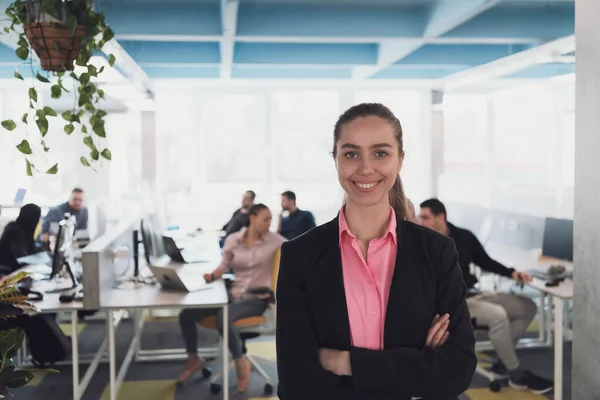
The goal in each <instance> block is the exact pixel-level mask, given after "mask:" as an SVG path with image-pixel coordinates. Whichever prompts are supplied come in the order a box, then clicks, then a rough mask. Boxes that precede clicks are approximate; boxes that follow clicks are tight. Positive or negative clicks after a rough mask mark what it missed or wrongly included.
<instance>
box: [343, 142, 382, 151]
mask: <svg viewBox="0 0 600 400" xmlns="http://www.w3.org/2000/svg"><path fill="white" fill-rule="evenodd" d="M340 148H342V149H352V150H360V149H361V147H360V146H359V145H356V144H352V143H344V144H343V145H342V146H341V147H340ZM369 148H371V149H382V148H392V145H391V144H389V143H377V144H372V145H371V146H369Z"/></svg>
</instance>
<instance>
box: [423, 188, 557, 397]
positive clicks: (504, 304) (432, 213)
mask: <svg viewBox="0 0 600 400" xmlns="http://www.w3.org/2000/svg"><path fill="white" fill-rule="evenodd" d="M446 215H447V214H446V207H445V206H444V204H443V203H442V202H441V201H439V200H437V199H429V200H426V201H424V202H423V203H421V212H420V215H419V218H420V221H421V224H422V225H424V226H427V227H428V228H431V229H434V230H436V231H438V232H440V233H442V234H444V235H447V236H450V237H451V238H452V239H454V242H455V243H456V249H457V250H458V263H459V264H460V268H461V269H462V272H463V276H464V280H465V283H466V285H467V289H469V297H468V298H467V306H468V307H469V312H470V314H471V317H472V318H474V319H475V321H476V323H477V325H480V326H485V327H487V328H488V332H489V337H490V340H491V342H492V345H493V346H494V349H495V350H496V353H497V354H498V357H499V358H500V360H499V361H497V362H496V363H494V365H493V366H492V371H493V372H495V373H496V374H497V375H499V376H505V377H508V378H509V384H510V386H511V387H513V388H515V389H519V390H528V391H530V392H533V393H538V394H543V393H546V392H549V391H550V390H552V387H553V383H552V382H551V381H549V380H547V379H545V378H541V377H538V376H536V375H534V374H533V373H531V372H530V371H527V370H525V369H523V368H522V367H521V366H520V364H519V358H518V357H517V353H516V351H515V348H516V346H517V343H518V342H519V339H520V338H521V337H522V336H523V334H524V333H525V332H526V331H527V327H528V326H529V324H530V323H531V321H532V320H533V318H534V317H535V315H536V313H537V307H536V305H535V303H533V301H531V300H530V299H528V298H526V297H522V296H518V295H515V294H509V293H494V292H480V291H477V290H475V289H474V288H475V284H476V283H477V278H476V277H475V276H473V275H472V274H471V272H470V268H469V267H470V264H471V263H473V264H475V265H477V266H478V267H480V268H481V269H482V270H484V271H489V272H492V273H495V274H498V275H501V276H505V277H509V278H512V279H514V280H515V281H517V282H519V283H523V282H530V281H531V280H532V277H531V275H529V274H527V273H524V272H519V271H515V270H514V269H513V268H507V267H505V266H504V265H502V264H500V263H499V262H497V261H495V260H493V259H492V258H490V256H489V255H488V254H487V253H486V252H485V250H484V249H483V246H482V245H481V243H480V242H479V240H478V239H477V237H475V235H474V234H473V233H472V232H471V231H468V230H466V229H462V228H458V227H456V226H454V225H452V224H451V223H449V222H448V221H447V219H446Z"/></svg>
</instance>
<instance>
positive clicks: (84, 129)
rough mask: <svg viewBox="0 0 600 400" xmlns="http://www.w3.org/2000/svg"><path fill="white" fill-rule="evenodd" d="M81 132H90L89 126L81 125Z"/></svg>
mask: <svg viewBox="0 0 600 400" xmlns="http://www.w3.org/2000/svg"><path fill="white" fill-rule="evenodd" d="M81 132H83V133H88V128H87V126H85V125H81Z"/></svg>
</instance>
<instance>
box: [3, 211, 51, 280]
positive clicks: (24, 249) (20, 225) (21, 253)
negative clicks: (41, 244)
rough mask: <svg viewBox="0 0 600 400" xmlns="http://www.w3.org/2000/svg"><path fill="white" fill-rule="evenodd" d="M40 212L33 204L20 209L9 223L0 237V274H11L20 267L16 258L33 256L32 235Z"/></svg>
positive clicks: (34, 251)
mask: <svg viewBox="0 0 600 400" xmlns="http://www.w3.org/2000/svg"><path fill="white" fill-rule="evenodd" d="M41 214H42V211H41V209H40V207H38V206H37V205H35V204H27V205H24V206H23V207H21V210H20V211H19V216H18V217H17V219H16V220H15V221H13V222H9V223H8V225H6V227H5V228H4V232H2V236H0V268H2V270H1V272H0V273H11V272H13V271H15V270H17V269H19V268H20V267H21V265H20V264H19V263H18V262H17V259H18V258H21V257H25V256H28V255H31V254H35V253H36V252H37V251H36V247H35V239H34V236H33V235H34V233H35V229H36V228H37V226H38V224H39V222H40V216H41Z"/></svg>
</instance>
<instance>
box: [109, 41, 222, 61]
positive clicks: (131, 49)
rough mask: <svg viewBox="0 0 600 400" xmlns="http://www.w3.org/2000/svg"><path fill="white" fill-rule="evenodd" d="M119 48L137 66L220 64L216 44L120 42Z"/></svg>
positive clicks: (217, 45)
mask: <svg viewBox="0 0 600 400" xmlns="http://www.w3.org/2000/svg"><path fill="white" fill-rule="evenodd" d="M119 43H121V46H123V49H125V51H127V53H129V54H130V55H131V57H133V59H134V60H136V61H137V62H138V63H139V64H144V63H169V62H171V63H205V64H213V63H219V62H221V55H220V50H219V43H218V42H150V41H133V40H132V41H130V40H121V41H120V42H119Z"/></svg>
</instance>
